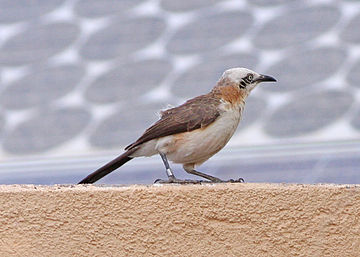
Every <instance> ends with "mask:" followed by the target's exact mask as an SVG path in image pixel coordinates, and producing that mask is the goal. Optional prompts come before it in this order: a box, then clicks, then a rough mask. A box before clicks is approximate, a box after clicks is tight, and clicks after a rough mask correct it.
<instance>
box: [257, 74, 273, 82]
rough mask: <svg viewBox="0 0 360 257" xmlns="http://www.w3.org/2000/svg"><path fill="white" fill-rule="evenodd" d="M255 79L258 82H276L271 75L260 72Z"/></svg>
mask: <svg viewBox="0 0 360 257" xmlns="http://www.w3.org/2000/svg"><path fill="white" fill-rule="evenodd" d="M255 81H258V82H270V81H273V82H276V79H274V78H273V77H271V76H268V75H262V74H260V76H259V77H258V78H256V79H255Z"/></svg>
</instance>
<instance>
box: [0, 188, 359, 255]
mask: <svg viewBox="0 0 360 257" xmlns="http://www.w3.org/2000/svg"><path fill="white" fill-rule="evenodd" d="M0 256H360V187H359V186H335V185H283V184H226V185H205V186H204V185H203V186H200V185H195V186H194V185H190V186H130V187H96V186H74V187H61V186H52V187H34V186H0Z"/></svg>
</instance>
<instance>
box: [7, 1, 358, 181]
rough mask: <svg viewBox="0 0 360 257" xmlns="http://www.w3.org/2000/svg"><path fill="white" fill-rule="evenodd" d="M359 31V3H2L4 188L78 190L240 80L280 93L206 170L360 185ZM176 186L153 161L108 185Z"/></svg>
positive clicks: (252, 104)
mask: <svg viewBox="0 0 360 257" xmlns="http://www.w3.org/2000/svg"><path fill="white" fill-rule="evenodd" d="M359 28H360V2H359V1H356V0H354V1H351V0H343V1H340V0H338V1H335V0H308V1H298V0H292V1H290V0H252V1H240V0H234V1H232V0H231V1H226V0H224V1H221V0H182V1H174V0H108V1H98V0H47V1H40V0H31V1H29V0H1V1H0V184H10V183H35V184H60V183H76V182H78V181H79V180H80V179H82V178H83V177H84V176H86V175H87V174H89V173H90V172H92V171H93V170H94V169H96V168H98V167H99V166H100V165H102V164H104V163H106V162H107V161H109V160H111V159H112V158H114V157H116V156H117V155H119V154H121V153H122V151H123V147H124V146H125V145H127V144H129V143H131V142H132V141H133V140H135V139H136V138H137V137H138V136H140V135H141V133H142V132H143V131H144V129H145V128H146V127H147V126H149V125H150V124H152V123H153V122H154V121H156V120H157V119H158V115H157V113H158V111H159V110H160V109H162V108H166V107H168V105H169V104H170V105H178V104H181V103H183V102H184V101H185V100H186V99H188V98H191V97H194V96H197V95H199V94H203V93H207V92H208V91H209V90H211V88H212V87H213V86H214V85H215V83H216V81H217V80H218V78H219V77H220V76H221V74H222V72H223V71H224V70H226V69H228V68H231V67H247V68H250V69H254V70H255V71H257V72H259V73H264V74H268V75H272V76H274V77H275V78H276V79H277V80H278V83H277V84H273V83H268V84H262V85H261V86H259V87H258V88H257V89H256V90H254V91H253V92H252V95H251V96H250V97H249V98H248V102H247V106H246V108H245V116H244V118H243V121H242V122H241V123H240V126H239V128H238V130H237V133H236V134H235V135H234V137H233V138H232V139H231V141H230V143H229V144H228V145H227V146H226V148H225V149H224V150H223V151H221V152H220V153H219V154H217V155H216V156H214V157H213V158H212V159H210V160H209V161H208V162H206V163H205V164H204V165H202V166H201V167H200V168H199V170H201V171H203V172H207V173H210V174H213V175H215V176H219V177H221V178H223V179H229V178H239V177H242V178H244V179H245V181H247V182H296V183H320V182H331V183H360V29H359ZM172 167H173V169H174V172H175V174H176V175H177V176H178V177H179V178H191V176H190V175H187V174H185V172H184V171H183V170H182V167H181V166H180V165H172ZM165 177H166V176H165V170H164V167H163V164H162V161H161V159H160V157H158V156H154V157H151V158H142V159H136V160H133V161H131V162H129V163H128V164H126V165H125V166H123V167H122V168H121V169H119V170H118V171H116V172H114V173H112V174H111V175H109V176H107V177H105V178H104V179H102V180H101V183H111V184H115V183H119V184H129V183H146V184H149V183H152V182H153V181H154V180H155V179H156V178H165Z"/></svg>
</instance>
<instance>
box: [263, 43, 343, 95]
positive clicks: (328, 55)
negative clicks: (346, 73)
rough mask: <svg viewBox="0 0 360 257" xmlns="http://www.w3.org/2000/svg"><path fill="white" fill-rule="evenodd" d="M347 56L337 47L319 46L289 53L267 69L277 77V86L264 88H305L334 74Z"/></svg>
mask: <svg viewBox="0 0 360 257" xmlns="http://www.w3.org/2000/svg"><path fill="white" fill-rule="evenodd" d="M345 58H346V52H345V51H343V50H342V49H337V48H319V49H315V50H310V51H300V52H297V53H296V54H293V55H288V56H287V58H286V59H284V60H282V61H281V62H279V63H277V64H275V65H274V66H272V67H270V69H269V70H268V71H266V73H268V74H270V75H273V76H274V77H275V78H276V79H277V81H278V82H277V87H271V88H270V87H264V89H266V90H271V91H274V90H275V91H281V92H283V91H291V90H304V89H305V88H308V87H311V86H312V85H313V84H314V83H317V82H320V81H322V80H324V79H327V78H328V77H330V76H332V75H333V74H334V73H335V72H336V71H337V69H338V68H339V67H340V65H341V64H343V62H344V60H345Z"/></svg>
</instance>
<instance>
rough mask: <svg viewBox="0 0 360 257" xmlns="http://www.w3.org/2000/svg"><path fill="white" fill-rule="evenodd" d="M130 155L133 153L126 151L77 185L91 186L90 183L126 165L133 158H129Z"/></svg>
mask: <svg viewBox="0 0 360 257" xmlns="http://www.w3.org/2000/svg"><path fill="white" fill-rule="evenodd" d="M132 153H133V151H127V152H125V153H123V154H122V155H120V156H118V157H117V158H115V159H114V160H112V161H110V162H108V163H107V164H105V165H104V166H102V167H100V168H99V169H97V170H95V171H94V172H93V173H91V174H90V175H88V176H87V177H86V178H84V179H83V180H81V181H80V182H79V184H92V183H94V182H96V181H98V180H99V179H101V178H102V177H104V176H106V175H107V174H109V173H111V172H112V171H114V170H116V169H117V168H119V167H120V166H122V165H124V164H125V163H127V162H128V161H130V160H131V159H133V157H129V155H131V154H132Z"/></svg>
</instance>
